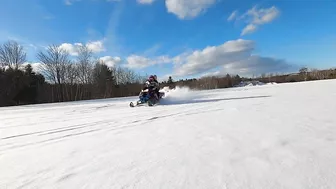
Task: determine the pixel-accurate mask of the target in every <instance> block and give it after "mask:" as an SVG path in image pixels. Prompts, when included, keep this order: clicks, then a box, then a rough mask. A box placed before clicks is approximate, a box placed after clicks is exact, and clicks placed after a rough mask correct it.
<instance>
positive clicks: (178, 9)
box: [166, 0, 216, 19]
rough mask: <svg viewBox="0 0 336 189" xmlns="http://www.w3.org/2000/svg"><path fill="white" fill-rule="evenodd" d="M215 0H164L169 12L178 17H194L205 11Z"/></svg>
mask: <svg viewBox="0 0 336 189" xmlns="http://www.w3.org/2000/svg"><path fill="white" fill-rule="evenodd" d="M215 2H216V0H166V7H167V11H168V12H169V13H173V14H175V15H176V16H177V17H178V18H180V19H187V18H195V17H197V16H198V15H199V14H201V13H202V12H205V11H206V10H207V9H208V8H209V7H210V6H211V5H213V4H214V3H215Z"/></svg>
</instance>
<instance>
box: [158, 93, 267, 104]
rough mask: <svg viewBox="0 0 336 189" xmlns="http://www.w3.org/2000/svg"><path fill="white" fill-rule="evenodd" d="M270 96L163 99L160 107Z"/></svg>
mask: <svg viewBox="0 0 336 189" xmlns="http://www.w3.org/2000/svg"><path fill="white" fill-rule="evenodd" d="M268 97H271V96H270V95H263V96H247V97H232V98H215V99H189V100H187V99H182V100H181V99H169V98H168V99H161V101H160V105H178V104H197V103H207V102H219V101H229V100H244V99H254V98H268Z"/></svg>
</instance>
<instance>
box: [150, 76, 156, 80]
mask: <svg viewBox="0 0 336 189" xmlns="http://www.w3.org/2000/svg"><path fill="white" fill-rule="evenodd" d="M154 80H156V78H155V75H150V76H149V77H148V81H154Z"/></svg>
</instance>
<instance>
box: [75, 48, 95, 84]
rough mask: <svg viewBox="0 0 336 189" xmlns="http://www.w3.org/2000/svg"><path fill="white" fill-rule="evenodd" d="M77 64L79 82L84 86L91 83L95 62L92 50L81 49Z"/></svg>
mask: <svg viewBox="0 0 336 189" xmlns="http://www.w3.org/2000/svg"><path fill="white" fill-rule="evenodd" d="M77 64H78V65H77V69H78V79H79V81H80V82H81V83H83V84H89V83H91V82H92V72H93V67H94V66H93V65H94V60H93V53H92V50H90V49H89V48H88V47H87V46H81V47H79V52H78V58H77Z"/></svg>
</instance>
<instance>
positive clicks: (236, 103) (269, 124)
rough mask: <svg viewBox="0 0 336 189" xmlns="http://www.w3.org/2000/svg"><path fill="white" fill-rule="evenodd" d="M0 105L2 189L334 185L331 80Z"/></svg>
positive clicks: (302, 188)
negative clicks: (148, 98)
mask: <svg viewBox="0 0 336 189" xmlns="http://www.w3.org/2000/svg"><path fill="white" fill-rule="evenodd" d="M131 100H132V101H135V100H136V97H132V98H119V99H105V100H94V101H83V102H72V103H58V104H44V105H32V106H21V107H5V108H0V188H1V189H5V188H10V189H12V188H34V189H35V188H41V189H42V188H43V189H47V188H57V189H59V188H67V189H68V188H69V189H70V188H71V189H79V188H90V189H91V188H92V189H112V188H113V189H115V188H146V189H147V188H148V189H149V188H151V189H152V188H153V189H158V188H172V189H173V188H174V189H177V188H188V189H189V188H190V189H198V188H202V189H203V188H204V189H217V188H218V189H225V188H227V189H236V188H242V189H250V188H258V189H260V188H265V189H266V188H267V189H278V188H288V189H311V188H314V189H315V188H316V189H322V188H323V189H326V188H330V189H332V188H336V80H326V81H316V82H305V83H295V84H276V85H263V86H253V87H241V88H231V89H223V90H212V91H196V92H192V91H188V90H187V89H178V90H177V91H175V92H174V91H172V92H170V93H169V94H168V96H167V99H165V100H163V102H162V105H159V106H156V107H136V108H130V107H129V102H130V101H131Z"/></svg>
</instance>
